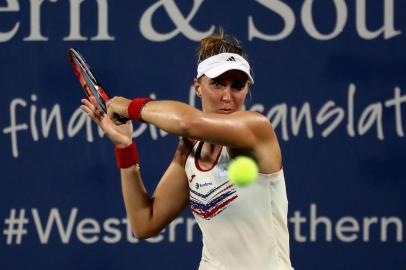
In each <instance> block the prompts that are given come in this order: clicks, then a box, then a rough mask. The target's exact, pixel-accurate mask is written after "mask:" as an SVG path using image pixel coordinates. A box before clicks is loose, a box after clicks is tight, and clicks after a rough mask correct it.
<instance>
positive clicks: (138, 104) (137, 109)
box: [127, 98, 152, 121]
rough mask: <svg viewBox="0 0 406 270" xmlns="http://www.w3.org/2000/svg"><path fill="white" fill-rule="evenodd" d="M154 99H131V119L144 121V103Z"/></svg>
mask: <svg viewBox="0 0 406 270" xmlns="http://www.w3.org/2000/svg"><path fill="white" fill-rule="evenodd" d="M150 101H152V99H150V98H135V99H133V100H132V101H131V103H130V105H128V109H127V111H128V117H129V118H130V119H131V120H137V121H142V118H141V111H142V108H143V107H144V105H145V104H146V103H148V102H150Z"/></svg>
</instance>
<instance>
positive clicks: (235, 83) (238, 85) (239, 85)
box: [231, 81, 246, 90]
mask: <svg viewBox="0 0 406 270" xmlns="http://www.w3.org/2000/svg"><path fill="white" fill-rule="evenodd" d="M245 84H246V82H245V81H233V82H232V84H231V87H232V88H234V89H237V90H242V89H243V88H244V86H245Z"/></svg>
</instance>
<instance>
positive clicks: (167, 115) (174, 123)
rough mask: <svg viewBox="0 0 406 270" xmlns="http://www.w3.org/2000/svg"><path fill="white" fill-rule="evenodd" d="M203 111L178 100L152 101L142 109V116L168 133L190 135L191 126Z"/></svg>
mask: <svg viewBox="0 0 406 270" xmlns="http://www.w3.org/2000/svg"><path fill="white" fill-rule="evenodd" d="M201 113H202V112H201V111H199V110H197V109H196V108H194V107H192V106H189V105H187V104H185V103H181V102H178V101H151V102H148V103H147V104H145V106H144V108H143V109H142V112H141V118H142V120H144V121H145V122H148V123H151V124H153V125H155V126H157V127H159V128H160V129H162V130H165V131H166V132H168V133H171V134H175V135H178V136H182V137H190V135H191V134H190V127H191V125H192V124H193V121H196V119H198V117H199V115H201Z"/></svg>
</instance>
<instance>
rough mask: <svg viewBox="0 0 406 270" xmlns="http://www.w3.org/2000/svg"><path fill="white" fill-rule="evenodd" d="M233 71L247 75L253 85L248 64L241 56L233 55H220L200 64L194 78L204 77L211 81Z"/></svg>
mask: <svg viewBox="0 0 406 270" xmlns="http://www.w3.org/2000/svg"><path fill="white" fill-rule="evenodd" d="M233 69H236V70H241V71H242V72H244V73H245V74H247V76H248V78H249V80H250V82H251V83H252V84H254V79H253V78H252V76H251V72H250V70H251V68H250V64H249V63H248V61H247V60H245V59H244V58H243V57H242V56H240V55H238V54H235V53H220V54H217V55H214V56H211V57H209V58H207V59H205V60H204V61H202V62H200V63H199V65H198V66H197V76H196V78H197V79H198V78H200V77H201V76H203V75H206V76H207V77H209V78H210V79H213V78H216V77H218V76H220V75H221V74H223V73H224V72H226V71H229V70H233Z"/></svg>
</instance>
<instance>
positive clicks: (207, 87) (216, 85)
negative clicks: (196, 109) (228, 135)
mask: <svg viewBox="0 0 406 270" xmlns="http://www.w3.org/2000/svg"><path fill="white" fill-rule="evenodd" d="M195 89H196V92H197V94H198V95H199V96H201V99H202V107H203V111H204V112H213V113H223V114H229V113H232V112H235V111H239V110H242V106H243V104H244V100H245V97H246V96H247V93H248V91H249V84H248V76H247V74H245V73H244V72H242V71H239V70H229V71H227V72H225V73H223V74H221V75H220V76H218V77H216V78H213V79H210V78H208V77H207V76H205V75H203V76H202V77H201V78H200V79H199V80H197V81H196V82H195Z"/></svg>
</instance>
